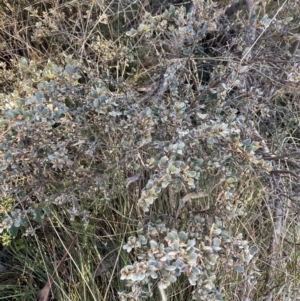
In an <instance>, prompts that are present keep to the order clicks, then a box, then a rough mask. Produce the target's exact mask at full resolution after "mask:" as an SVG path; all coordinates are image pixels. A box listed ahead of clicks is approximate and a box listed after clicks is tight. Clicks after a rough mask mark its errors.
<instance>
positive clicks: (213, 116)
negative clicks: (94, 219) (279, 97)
mask: <svg viewBox="0 0 300 301" xmlns="http://www.w3.org/2000/svg"><path fill="white" fill-rule="evenodd" d="M199 3H201V9H200V10H199V9H198V10H197V18H196V16H195V15H193V14H186V12H185V11H184V9H183V8H178V9H175V8H174V7H171V8H170V9H169V10H166V11H165V12H163V13H162V14H160V15H156V16H152V15H151V14H149V13H146V14H145V16H144V19H143V21H142V22H141V24H140V25H139V26H138V27H137V29H131V30H130V31H128V32H127V37H128V39H129V40H130V39H135V38H138V41H139V43H141V45H142V44H143V42H147V41H152V40H154V41H156V42H159V41H164V43H165V44H167V45H169V48H168V51H170V52H172V55H174V53H175V54H178V53H179V54H180V55H178V56H179V57H180V58H176V59H173V58H172V59H169V60H166V61H162V62H161V64H162V65H163V66H164V68H163V70H164V74H163V82H164V84H165V85H166V86H167V88H168V91H167V93H165V94H167V99H165V98H164V97H161V99H160V101H156V102H151V101H148V102H147V101H146V102H144V103H140V104H137V103H136V99H137V98H138V95H137V92H136V91H135V90H134V89H131V88H130V89H128V90H127V91H125V92H123V93H119V94H117V93H114V92H111V91H110V90H109V89H108V84H107V81H106V79H105V77H104V76H103V77H102V78H98V77H97V76H96V75H95V74H94V73H93V72H87V73H88V75H87V79H86V82H85V83H82V81H81V77H82V73H81V68H83V67H82V66H80V65H79V63H78V62H77V61H76V60H74V59H72V58H71V57H69V56H66V57H65V62H64V64H62V66H61V65H58V64H55V63H54V62H51V61H49V62H48V64H47V66H46V67H45V68H42V67H40V66H37V65H36V64H35V63H34V62H28V61H27V60H26V59H24V58H22V59H20V60H19V62H18V64H17V65H16V66H15V69H14V71H13V72H12V71H10V70H3V72H6V75H7V78H9V79H10V80H11V81H12V83H13V89H14V90H13V91H11V93H3V94H1V95H0V97H1V120H0V125H1V131H2V134H1V141H0V154H1V162H0V182H1V189H2V195H1V200H2V201H7V200H14V202H12V203H13V205H12V206H11V207H10V208H9V211H8V212H7V214H6V215H5V216H3V217H2V221H1V227H0V231H1V232H2V231H8V232H9V233H10V234H11V235H12V236H16V235H17V233H18V230H19V229H21V228H22V229H23V230H24V231H27V232H25V233H30V231H32V230H33V229H32V226H33V227H38V226H39V225H40V224H41V223H42V222H43V221H45V220H46V219H47V218H48V217H49V216H50V215H51V212H52V210H53V209H55V210H64V212H65V213H66V214H68V218H69V219H70V220H73V219H75V218H78V217H79V218H81V219H82V220H83V222H84V225H87V224H88V220H89V215H90V213H89V211H88V209H89V208H88V206H87V205H86V204H83V203H82V200H86V203H93V202H92V201H93V200H94V199H95V198H99V195H100V196H101V197H102V198H101V201H103V202H108V203H111V204H112V200H113V199H114V197H115V196H116V190H118V189H119V190H122V189H123V190H124V189H128V191H129V192H132V191H134V190H130V189H131V185H134V182H132V181H127V184H126V179H125V178H126V177H127V173H128V176H129V178H130V179H132V178H134V179H138V178H139V177H136V176H135V173H143V172H147V173H148V174H149V180H148V181H147V184H146V185H145V187H142V188H143V189H142V191H141V193H140V195H139V196H138V197H137V200H136V201H137V205H138V208H140V210H141V214H142V215H143V216H144V217H147V216H148V213H149V211H152V210H154V208H156V207H155V205H157V203H159V202H160V201H161V200H162V199H161V196H162V194H163V193H164V192H166V191H167V192H168V193H169V197H171V196H172V197H174V200H173V199H172V200H170V202H171V204H172V206H173V207H172V208H171V209H172V210H173V211H174V212H175V211H176V210H175V209H176V206H177V207H178V209H177V211H178V212H179V214H178V215H176V214H173V212H170V216H166V217H165V219H166V221H162V219H160V218H154V219H152V220H151V221H150V222H144V224H141V225H139V229H138V231H137V234H136V235H132V236H130V237H128V239H127V242H126V244H125V245H124V250H125V251H127V252H132V251H134V252H135V254H136V255H137V260H136V261H135V262H132V263H131V264H130V265H127V266H125V267H124V268H123V269H122V272H121V279H123V280H126V281H127V282H128V285H129V287H130V289H129V291H128V292H127V291H126V292H125V291H124V292H120V293H119V294H120V299H121V300H141V299H142V298H144V297H147V296H149V295H151V294H152V293H153V287H154V286H155V285H156V284H157V282H159V283H160V284H161V286H162V287H163V288H164V289H166V288H167V287H168V286H170V285H171V284H172V283H175V282H176V281H177V279H178V277H179V276H180V275H185V276H186V277H187V279H188V281H189V283H190V284H191V286H193V287H194V288H195V289H194V292H193V298H194V299H195V300H210V299H211V300H217V299H219V300H220V299H221V298H222V295H221V292H219V289H218V283H217V279H218V277H219V275H220V274H218V272H219V271H222V272H223V273H225V276H226V273H227V272H228V273H229V271H232V270H234V271H235V273H236V274H237V278H238V277H239V274H240V273H242V275H243V277H244V278H246V279H247V281H248V282H249V283H248V285H249V286H251V285H254V284H255V279H254V275H255V274H254V272H253V270H252V267H253V266H254V264H253V256H254V255H255V254H256V253H257V251H258V249H257V247H255V246H249V244H248V242H247V241H245V240H243V237H242V236H241V235H238V236H234V237H232V236H231V233H230V231H229V230H226V229H228V228H229V224H230V223H231V222H233V221H234V220H235V219H236V218H237V217H238V216H240V215H242V214H243V213H244V208H245V206H246V205H247V199H244V198H243V195H242V194H241V193H240V191H239V188H240V186H241V185H243V183H246V181H247V180H248V179H251V177H253V174H254V172H259V173H261V174H264V173H267V172H269V171H270V169H271V166H270V164H269V162H268V161H265V160H263V159H262V157H260V156H259V154H258V152H257V150H259V149H260V148H261V146H260V144H259V143H258V142H257V141H253V140H252V139H251V138H252V136H251V131H252V123H251V120H250V121H249V120H247V118H249V115H250V116H251V114H249V112H251V111H253V112H256V110H257V109H259V110H260V112H262V114H266V116H267V114H268V106H266V105H265V104H264V103H263V102H261V100H262V98H263V94H264V91H262V87H261V86H259V85H258V86H256V85H253V87H250V88H249V91H246V90H245V89H244V86H245V85H244V84H245V81H246V74H247V72H248V69H247V68H248V67H247V66H246V65H245V66H240V65H239V64H238V63H236V62H235V61H229V62H227V65H226V67H225V66H224V65H223V64H219V65H216V66H215V68H214V69H213V70H212V71H211V75H210V76H211V78H213V79H214V80H215V83H216V84H215V85H214V87H213V88H211V89H210V91H209V92H207V91H206V90H205V89H206V87H205V86H204V85H200V86H199V87H198V88H196V91H195V94H196V95H200V96H201V95H203V97H199V99H198V100H197V104H196V105H194V106H192V103H193V99H192V98H193V97H194V96H195V95H193V93H192V89H191V85H190V84H189V83H186V81H185V77H184V76H182V75H183V74H185V71H186V66H187V65H186V61H187V60H188V59H189V57H190V56H192V55H193V51H194V50H196V47H195V48H194V46H195V45H194V43H195V41H196V42H199V41H200V40H201V39H202V38H203V37H205V35H206V34H207V33H209V32H210V31H214V30H216V29H217V26H218V25H217V18H218V14H215V15H214V16H212V14H211V10H212V9H213V7H210V5H209V4H204V3H202V2H199ZM133 44H135V42H134V43H133ZM145 44H146V43H145ZM198 46H199V45H198ZM243 46H244V45H242V44H241V47H243ZM201 47H202V46H201V45H200V50H201ZM244 50H245V49H244ZM126 51H128V48H126ZM131 60H133V58H132V56H131ZM3 69H5V68H3ZM257 78H258V77H257ZM20 80H21V81H20ZM293 80H294V79H293ZM233 86H234V87H238V88H240V92H241V94H243V93H248V94H247V95H248V96H247V98H246V99H245V103H243V102H242V101H241V102H240V112H239V114H237V113H238V111H237V109H236V107H235V106H230V105H229V101H228V98H229V96H228V95H229V92H230V91H231V90H232V87H233ZM164 92H166V90H165V91H164ZM194 98H195V97H194ZM237 98H238V97H237ZM243 110H245V111H243ZM246 117H247V118H246ZM192 118H193V119H192ZM116 158H117V160H118V161H116ZM114 166H115V167H114ZM124 174H125V175H124ZM132 174H133V175H134V176H132ZM116 175H117V176H118V180H120V181H119V186H116V185H115V186H114V187H113V189H112V188H111V187H110V184H111V182H112V178H115V176H116ZM203 176H205V177H206V180H205V181H203ZM122 179H123V180H124V183H122V181H121V180H122ZM213 179H217V181H216V183H214V185H211V186H210V185H208V183H206V182H209V181H213ZM206 184H207V186H205V185H206ZM207 187H208V188H209V189H211V190H209V189H208V188H207ZM195 191H196V194H197V192H199V191H200V192H201V191H206V193H207V195H208V197H207V199H206V200H205V201H204V203H205V205H206V204H207V203H209V204H210V207H213V208H214V210H213V211H212V212H209V214H208V211H207V212H206V213H205V212H204V215H203V214H201V213H199V211H205V210H199V209H202V208H199V207H202V206H201V202H202V200H201V202H200V201H199V202H196V201H194V200H192V201H191V200H187V201H185V200H186V199H184V197H183V198H182V195H184V194H185V195H189V193H192V192H195ZM176 200H178V204H177V203H176ZM187 208H188V209H189V212H188V213H189V214H188V215H187V217H186V220H185V221H184V223H183V224H182V223H181V222H180V219H179V218H178V217H179V215H180V213H181V212H184V210H186V209H187ZM175 215H176V216H175ZM145 220H147V219H146V218H145ZM231 277H232V274H231Z"/></svg>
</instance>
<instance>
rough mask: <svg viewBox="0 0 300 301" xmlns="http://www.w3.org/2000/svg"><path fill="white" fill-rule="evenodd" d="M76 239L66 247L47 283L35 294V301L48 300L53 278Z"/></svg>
mask: <svg viewBox="0 0 300 301" xmlns="http://www.w3.org/2000/svg"><path fill="white" fill-rule="evenodd" d="M76 239H77V235H76V236H75V237H74V238H73V240H72V242H71V244H70V246H69V247H68V249H67V251H66V253H65V254H64V256H63V258H62V259H61V261H60V262H59V263H58V265H57V266H56V268H55V270H54V272H53V273H52V275H51V276H50V277H49V280H48V281H47V283H46V284H45V286H44V287H43V288H42V289H41V290H40V291H39V293H38V294H37V297H36V300H37V301H47V300H48V296H49V293H50V289H51V285H52V283H53V281H54V278H55V276H56V274H57V272H58V270H59V269H60V268H61V266H62V264H63V263H64V262H65V260H66V258H67V256H68V254H70V251H71V249H72V248H73V247H74V244H75V241H76Z"/></svg>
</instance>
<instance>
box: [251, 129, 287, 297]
mask: <svg viewBox="0 0 300 301" xmlns="http://www.w3.org/2000/svg"><path fill="white" fill-rule="evenodd" d="M253 131H254V134H255V135H256V136H257V137H258V138H259V139H260V142H261V145H262V148H263V151H264V153H266V154H268V155H272V154H271V152H270V149H269V147H268V146H267V144H266V142H265V140H264V139H263V138H262V137H261V135H260V134H259V132H258V131H257V130H256V129H255V128H254V127H253ZM270 157H271V156H270ZM270 173H271V175H272V179H273V181H274V182H276V178H275V174H279V176H280V174H281V173H285V171H282V172H281V173H280V171H279V170H273V171H271V172H270ZM273 213H274V232H273V235H272V238H271V242H270V246H269V250H268V253H269V256H270V262H269V267H270V268H269V270H268V271H267V274H266V279H265V283H266V284H267V285H268V282H269V281H270V280H271V279H272V275H273V270H274V268H275V266H276V262H275V259H274V253H275V250H276V249H277V247H278V246H279V244H280V241H279V239H280V237H281V229H282V217H283V201H282V199H281V198H276V199H275V200H274V209H273ZM274 290H275V287H272V288H270V289H268V290H267V292H266V294H265V299H264V300H266V301H272V300H273V295H274Z"/></svg>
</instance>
